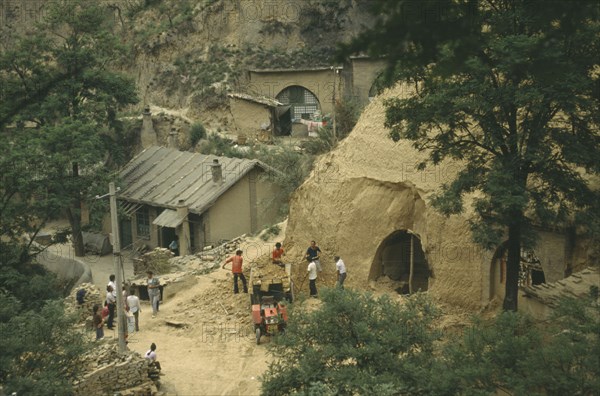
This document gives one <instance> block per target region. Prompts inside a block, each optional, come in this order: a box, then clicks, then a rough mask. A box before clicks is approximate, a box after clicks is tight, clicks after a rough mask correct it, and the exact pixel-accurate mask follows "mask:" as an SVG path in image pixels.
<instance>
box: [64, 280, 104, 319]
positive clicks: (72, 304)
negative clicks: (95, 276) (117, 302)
mask: <svg viewBox="0 0 600 396" xmlns="http://www.w3.org/2000/svg"><path fill="white" fill-rule="evenodd" d="M80 290H85V294H84V295H83V304H79V303H78V302H77V293H78V292H79V291H80ZM103 296H104V294H103V293H101V291H100V289H98V287H97V286H96V285H94V284H91V283H82V284H80V285H77V286H75V287H74V288H73V290H71V293H70V294H69V295H68V296H67V297H66V298H65V306H66V310H67V312H69V313H73V312H78V314H79V315H78V322H79V323H84V322H85V321H87V320H90V319H91V316H92V309H93V307H94V305H96V304H98V305H99V306H100V308H102V306H103V305H104V297H103Z"/></svg>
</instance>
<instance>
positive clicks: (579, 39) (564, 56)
mask: <svg viewBox="0 0 600 396" xmlns="http://www.w3.org/2000/svg"><path fill="white" fill-rule="evenodd" d="M371 4H372V11H373V13H374V15H376V16H377V21H376V23H375V24H374V26H373V27H372V28H370V29H368V30H366V31H365V32H363V33H362V34H361V35H359V36H358V37H357V38H356V39H355V40H354V41H353V42H351V43H350V44H347V45H345V46H343V47H342V52H343V53H346V54H349V53H353V52H356V51H367V52H368V53H369V54H371V55H372V56H385V57H387V59H388V60H389V62H390V67H389V68H388V69H387V72H386V76H387V78H388V81H390V82H391V81H404V82H406V83H409V84H411V85H412V86H414V95H412V96H411V97H410V98H407V99H399V98H395V99H391V100H389V101H388V102H387V103H386V106H387V110H386V126H387V127H389V128H390V129H391V133H390V135H391V137H392V138H393V139H394V140H398V139H409V140H411V141H413V144H414V147H415V148H416V149H418V150H427V151H428V152H429V153H430V156H429V161H427V162H430V163H433V164H439V163H440V162H441V161H443V160H444V159H447V158H449V159H454V160H458V161H461V162H463V163H465V164H466V166H465V167H464V169H462V171H460V172H459V173H458V175H457V176H456V178H455V179H454V180H453V181H451V182H450V183H449V184H447V185H445V186H444V187H443V190H442V192H441V193H440V194H439V195H438V196H437V197H436V198H435V199H434V200H433V204H434V206H435V207H437V208H438V209H439V210H440V211H441V212H442V213H443V214H445V215H450V214H454V213H460V212H462V211H463V197H464V195H465V194H467V193H471V192H474V191H478V192H480V193H482V194H480V195H479V194H478V195H477V196H476V198H475V199H474V209H475V212H476V218H475V219H474V220H473V221H472V229H473V231H474V237H475V239H476V240H477V241H478V242H480V243H482V244H483V245H484V246H486V247H488V248H492V247H493V246H498V244H499V243H500V239H501V238H503V237H504V235H508V260H507V275H506V293H505V300H504V305H503V307H504V309H506V310H516V309H517V292H518V273H519V262H520V251H521V246H522V243H524V242H526V241H527V238H526V237H529V236H530V235H534V233H533V230H532V227H531V226H532V225H534V224H537V225H542V226H544V225H548V224H552V225H561V224H562V225H565V224H567V222H568V221H571V220H572V218H573V217H572V214H573V212H574V210H581V211H588V212H589V213H591V214H593V217H592V218H588V221H590V220H594V219H595V221H597V220H598V215H597V214H598V212H599V207H598V202H599V200H598V194H597V192H595V193H594V192H592V191H591V190H590V186H589V183H588V178H587V176H586V173H587V175H590V174H597V173H598V171H599V170H600V161H599V157H598V152H599V143H600V137H599V135H598V127H599V124H600V122H599V121H600V112H599V111H598V109H599V108H600V67H599V66H598V65H599V64H600V20H599V13H600V8H598V5H597V4H596V3H595V2H593V1H587V0H581V1H569V2H565V1H550V2H545V1H532V0H486V1H484V0H464V1H457V0H423V1H413V0H404V1H402V0H378V1H373V2H371ZM420 166H421V168H423V167H425V166H426V163H422V164H420Z"/></svg>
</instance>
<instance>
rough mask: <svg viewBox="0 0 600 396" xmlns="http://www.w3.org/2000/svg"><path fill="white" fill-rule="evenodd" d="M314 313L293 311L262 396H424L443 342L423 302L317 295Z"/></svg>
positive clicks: (345, 293) (421, 298) (332, 292)
mask: <svg viewBox="0 0 600 396" xmlns="http://www.w3.org/2000/svg"><path fill="white" fill-rule="evenodd" d="M320 297H321V301H322V303H323V304H322V305H321V307H320V308H319V309H317V310H308V309H306V308H302V307H301V306H297V305H294V306H292V307H291V310H290V315H289V321H288V328H287V329H286V332H285V334H284V335H282V336H279V337H277V338H276V339H275V343H274V344H273V345H272V348H271V352H272V353H273V355H274V357H275V362H274V363H273V364H272V365H271V366H270V368H269V369H268V370H267V372H266V373H265V374H264V376H263V377H262V381H263V382H262V394H263V395H289V394H295V393H298V394H304V395H308V394H338V395H375V394H377V395H381V394H387V395H392V394H419V393H421V394H423V389H424V388H425V387H426V385H427V384H428V383H429V382H430V380H431V378H430V377H429V374H430V370H429V368H430V367H431V365H432V363H433V360H434V355H433V347H434V343H435V341H436V340H437V339H438V338H439V336H440V334H439V333H438V332H437V331H436V330H435V329H434V327H433V325H434V323H435V320H436V319H437V317H438V312H437V310H436V309H435V308H434V307H433V305H432V304H431V302H429V300H428V299H427V298H426V297H425V295H422V294H419V295H414V296H412V297H410V298H409V299H407V300H406V303H404V304H402V305H400V304H398V303H397V302H394V301H392V300H391V299H390V298H389V297H388V296H382V297H380V298H374V297H372V296H371V295H369V294H366V293H359V292H355V291H352V290H337V289H322V290H320Z"/></svg>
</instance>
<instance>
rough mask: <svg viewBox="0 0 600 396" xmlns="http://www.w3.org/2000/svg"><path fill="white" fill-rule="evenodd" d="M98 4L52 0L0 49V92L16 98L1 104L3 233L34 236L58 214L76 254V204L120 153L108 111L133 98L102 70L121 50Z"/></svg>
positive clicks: (79, 244)
mask: <svg viewBox="0 0 600 396" xmlns="http://www.w3.org/2000/svg"><path fill="white" fill-rule="evenodd" d="M106 10H107V8H106V7H104V6H102V5H101V4H99V3H98V2H94V1H89V0H77V1H71V0H64V1H58V2H52V3H51V5H50V6H49V8H48V13H47V14H46V19H45V20H44V22H42V23H40V24H39V25H37V26H36V27H35V28H34V29H33V30H32V31H31V32H30V34H27V35H20V36H19V35H12V34H8V33H6V32H4V38H5V40H3V42H4V43H5V46H4V48H3V50H2V53H1V54H0V79H1V83H2V84H0V85H1V88H0V89H2V96H3V97H5V98H8V97H10V98H13V99H14V101H13V103H17V104H19V105H20V106H19V107H18V108H17V109H15V107H14V106H13V105H12V104H11V103H4V102H3V105H2V106H0V119H1V120H2V124H0V133H1V134H2V136H3V138H4V139H5V140H6V141H8V142H9V145H8V146H7V147H5V148H3V154H6V157H5V158H3V161H0V165H1V166H2V171H3V172H2V173H3V177H2V179H1V180H2V185H0V191H1V192H2V195H3V197H2V198H3V201H2V206H1V207H0V211H1V212H0V214H1V215H2V230H3V232H6V233H11V236H14V237H20V236H21V235H22V232H23V231H26V230H28V229H29V230H30V231H31V232H33V233H35V231H36V230H39V228H40V227H41V226H42V225H43V224H44V222H45V221H46V220H47V219H48V218H50V217H51V216H56V214H57V213H61V212H62V213H64V214H65V215H66V216H67V218H68V219H69V222H70V225H71V233H72V236H73V245H74V248H75V254H76V255H78V256H82V255H83V254H84V249H83V240H82V237H81V224H80V218H81V217H80V210H81V206H82V203H83V202H84V201H85V200H86V198H89V197H90V196H93V195H94V194H93V191H94V190H95V189H98V188H100V187H99V186H100V185H102V188H104V187H105V185H106V183H105V181H106V179H107V177H108V171H109V168H108V166H110V165H112V164H114V163H115V162H117V161H118V160H123V158H124V156H123V155H122V150H121V149H120V146H121V144H120V143H122V140H123V138H124V137H123V134H122V129H123V128H122V125H121V124H120V123H119V121H118V120H117V111H118V110H119V108H121V107H122V106H125V105H128V104H132V103H135V102H136V101H137V98H136V93H135V86H134V84H133V81H132V80H131V79H129V78H127V77H125V76H123V75H120V74H118V73H115V72H114V71H112V70H111V67H114V65H115V63H116V62H118V60H119V59H120V57H121V56H122V55H123V53H124V50H125V48H124V47H123V46H122V45H121V43H120V41H119V39H118V38H117V37H116V36H115V35H114V34H112V33H111V27H112V26H111V24H110V22H111V19H110V18H109V15H107V12H106ZM9 122H13V124H12V125H10V124H9ZM21 181H25V183H23V184H21V183H20V182H21ZM31 206H36V208H35V209H34V210H28V209H29V208H30V207H31ZM6 215H8V216H6ZM5 216H6V217H5ZM32 220H35V221H32ZM32 225H33V227H32Z"/></svg>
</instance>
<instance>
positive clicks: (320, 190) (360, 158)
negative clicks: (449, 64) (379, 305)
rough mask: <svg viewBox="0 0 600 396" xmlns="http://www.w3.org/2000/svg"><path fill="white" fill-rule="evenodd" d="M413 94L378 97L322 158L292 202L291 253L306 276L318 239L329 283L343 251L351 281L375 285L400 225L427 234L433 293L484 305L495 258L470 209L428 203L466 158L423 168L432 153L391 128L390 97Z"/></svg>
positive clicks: (296, 271)
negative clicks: (475, 229)
mask: <svg viewBox="0 0 600 396" xmlns="http://www.w3.org/2000/svg"><path fill="white" fill-rule="evenodd" d="M409 94H410V92H409V90H408V89H406V88H403V87H401V86H398V87H396V88H394V89H391V90H389V91H387V92H386V93H384V94H383V95H381V96H380V97H378V98H377V100H375V101H374V102H373V103H371V104H370V105H369V106H368V107H367V108H366V109H365V110H364V112H363V114H362V116H361V117H360V119H359V121H358V123H357V125H356V127H355V128H354V130H353V131H352V133H351V134H350V135H349V136H348V137H347V138H346V139H345V140H344V141H343V142H341V144H340V145H339V146H338V147H337V148H336V149H335V150H333V151H332V152H330V153H328V154H325V155H323V156H322V157H320V158H319V159H318V160H317V162H316V164H315V167H314V170H313V172H312V173H311V175H310V177H309V178H308V180H307V181H306V182H305V183H304V184H303V185H302V186H301V187H300V188H299V189H298V190H297V191H296V193H295V194H294V196H293V198H292V200H291V203H290V217H289V222H288V230H287V233H286V241H285V245H286V247H287V248H288V249H289V253H290V254H289V256H288V257H295V258H296V263H297V264H298V265H296V266H295V267H294V274H295V277H296V278H297V279H301V278H302V277H303V276H304V271H305V263H304V262H303V261H302V260H301V257H302V256H303V254H304V249H306V247H307V246H308V243H309V241H310V240H312V239H315V240H317V241H318V244H319V245H320V247H321V249H322V250H323V251H324V257H325V260H324V265H325V272H326V276H325V283H329V284H332V283H333V279H334V276H333V273H334V271H335V267H334V264H333V259H332V257H333V255H334V254H335V253H339V254H340V255H341V256H342V257H343V258H344V260H345V262H346V264H347V267H348V273H349V276H348V280H347V282H348V284H349V285H352V286H355V287H367V286H368V284H369V274H370V271H371V267H372V264H373V260H374V257H375V254H376V251H377V248H378V246H379V245H380V243H381V242H382V241H383V240H384V239H385V238H386V237H387V236H389V235H390V234H391V233H392V232H394V231H396V230H412V231H413V232H415V233H416V234H418V235H419V236H420V238H421V242H422V245H423V250H424V252H425V254H426V257H427V260H428V262H429V266H430V269H431V271H432V277H431V278H430V279H429V291H430V293H431V294H432V295H433V296H435V297H438V298H442V299H443V300H444V301H446V302H449V303H452V304H459V305H462V306H473V307H475V306H479V302H480V299H481V298H482V297H483V294H484V290H482V289H483V286H482V284H483V283H484V282H483V280H484V278H483V277H484V276H489V261H488V260H489V258H488V257H486V254H484V253H482V252H481V251H480V249H479V248H477V246H475V245H474V244H473V243H472V242H471V239H470V237H471V234H470V231H469V226H468V222H467V217H466V216H468V214H466V215H465V216H452V217H450V218H444V217H442V216H440V215H439V214H437V213H436V212H434V210H433V209H432V208H431V207H430V205H429V203H428V198H429V197H430V196H431V195H432V193H434V192H435V191H436V190H438V189H439V188H440V186H441V184H442V183H444V182H448V181H450V180H451V179H452V178H453V176H454V175H455V174H456V171H457V170H458V169H459V166H460V165H459V164H457V163H451V162H446V163H443V164H442V165H440V166H438V167H435V168H432V169H429V170H427V171H423V172H421V171H417V170H416V167H415V166H416V164H417V163H418V162H420V161H421V160H423V159H424V158H425V156H426V154H424V153H419V152H417V151H416V150H415V149H414V148H412V147H411V144H410V143H409V142H407V141H400V142H398V143H394V142H393V141H392V140H391V139H390V138H389V137H388V133H389V131H388V130H387V129H386V128H385V127H384V121H385V108H384V106H383V100H385V99H386V98H390V97H394V96H396V97H397V96H406V95H409ZM467 206H468V205H467ZM486 263H487V264H486ZM486 268H487V269H486ZM327 274H328V276H327ZM486 274H487V275H486ZM321 283H323V282H321Z"/></svg>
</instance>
